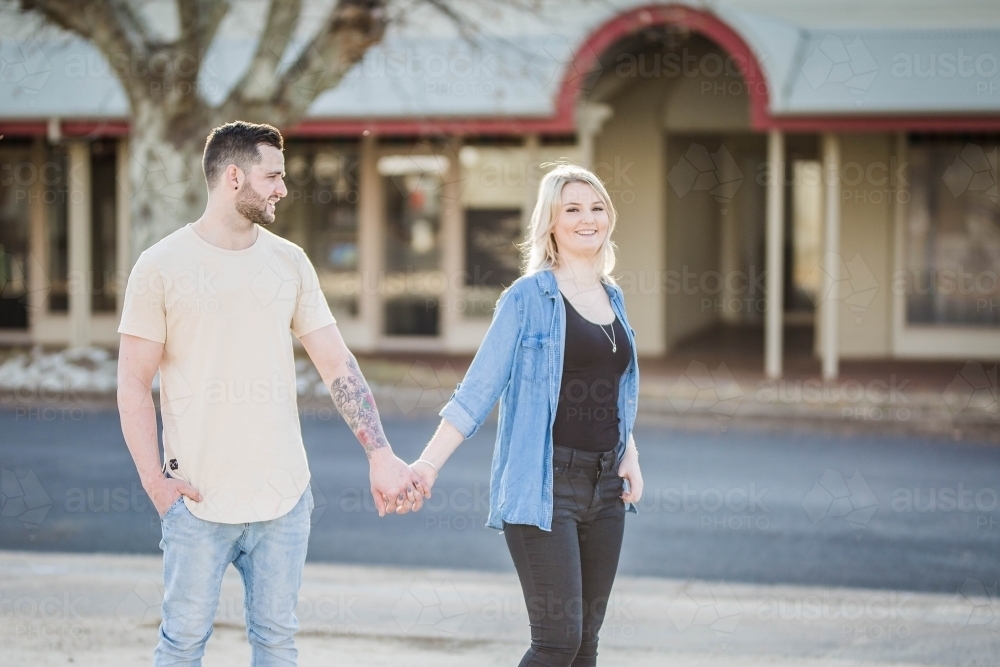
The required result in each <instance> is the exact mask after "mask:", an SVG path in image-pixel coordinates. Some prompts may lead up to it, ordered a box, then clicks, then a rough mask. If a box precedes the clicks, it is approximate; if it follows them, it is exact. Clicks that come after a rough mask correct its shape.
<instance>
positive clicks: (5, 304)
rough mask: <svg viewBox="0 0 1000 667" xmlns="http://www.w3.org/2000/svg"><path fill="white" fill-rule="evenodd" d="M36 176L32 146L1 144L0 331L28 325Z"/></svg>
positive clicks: (15, 143) (7, 142)
mask: <svg viewBox="0 0 1000 667" xmlns="http://www.w3.org/2000/svg"><path fill="white" fill-rule="evenodd" d="M37 177H38V171H37V168H36V165H34V164H32V161H31V144H30V143H28V142H23V141H20V142H19V141H4V142H3V143H2V144H0V328H5V329H24V328H27V326H28V271H29V256H28V235H29V225H30V217H29V216H30V213H29V205H28V199H29V196H30V193H31V191H32V186H33V183H34V181H35V179H37Z"/></svg>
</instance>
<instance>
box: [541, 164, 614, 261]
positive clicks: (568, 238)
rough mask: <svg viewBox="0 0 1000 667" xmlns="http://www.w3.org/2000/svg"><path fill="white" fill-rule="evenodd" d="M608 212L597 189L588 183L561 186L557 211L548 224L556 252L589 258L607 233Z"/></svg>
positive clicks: (595, 251)
mask: <svg viewBox="0 0 1000 667" xmlns="http://www.w3.org/2000/svg"><path fill="white" fill-rule="evenodd" d="M609 226H610V220H609V219H608V211H607V208H606V207H605V206H604V202H603V201H601V198H600V197H599V196H598V195H597V192H596V191H595V190H594V188H593V187H591V186H590V185H589V184H588V183H579V182H573V183H567V184H566V185H564V186H563V189H562V194H561V196H560V202H559V214H558V215H557V216H556V219H555V222H554V223H553V225H552V233H553V234H554V235H555V238H556V245H557V246H558V248H559V254H560V255H562V254H564V253H565V254H571V255H575V256H577V257H581V258H586V259H592V258H593V257H594V256H596V255H597V252H598V251H599V250H600V249H601V245H602V244H603V243H604V239H605V237H606V236H607V235H608V227H609Z"/></svg>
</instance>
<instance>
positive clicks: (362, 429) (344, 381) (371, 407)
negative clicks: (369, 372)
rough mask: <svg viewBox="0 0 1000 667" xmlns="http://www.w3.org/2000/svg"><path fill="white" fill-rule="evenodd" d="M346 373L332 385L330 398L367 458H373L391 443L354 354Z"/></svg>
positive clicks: (348, 362) (348, 363)
mask: <svg viewBox="0 0 1000 667" xmlns="http://www.w3.org/2000/svg"><path fill="white" fill-rule="evenodd" d="M347 369H348V370H347V374H346V375H341V376H340V377H338V378H336V379H335V380H334V381H333V382H332V383H331V384H330V394H331V395H332V396H333V403H334V405H336V406H337V410H339V411H340V414H341V415H342V416H343V417H344V421H346V422H347V425H348V426H350V427H351V430H352V431H354V435H356V436H357V438H358V441H359V442H360V443H361V446H362V447H364V448H365V454H366V455H367V456H368V457H371V455H372V452H374V451H375V450H376V449H381V448H382V447H388V446H389V442H388V440H386V439H385V433H383V432H382V422H381V420H379V417H378V408H377V407H376V406H375V399H374V398H373V397H372V392H371V389H369V388H368V383H367V382H366V381H365V377H364V376H363V375H362V374H361V369H360V368H358V361H357V359H355V358H354V355H353V354H352V355H351V358H350V359H349V360H348V361H347Z"/></svg>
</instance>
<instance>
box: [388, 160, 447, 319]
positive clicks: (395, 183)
mask: <svg viewBox="0 0 1000 667" xmlns="http://www.w3.org/2000/svg"><path fill="white" fill-rule="evenodd" d="M378 170H379V173H380V174H381V175H382V178H383V191H384V193H385V212H386V216H385V220H386V225H385V232H386V233H385V267H386V280H385V288H384V291H385V333H386V334H388V335H410V336H437V335H438V333H439V331H438V319H439V318H438V310H439V303H440V297H441V294H442V293H443V291H444V288H445V284H446V278H445V276H444V275H443V274H442V273H441V271H440V267H441V238H440V230H441V196H440V193H441V186H442V175H443V174H444V173H445V172H446V171H447V170H448V160H447V158H445V157H442V156H437V155H388V156H384V157H382V158H381V159H380V160H379V162H378Z"/></svg>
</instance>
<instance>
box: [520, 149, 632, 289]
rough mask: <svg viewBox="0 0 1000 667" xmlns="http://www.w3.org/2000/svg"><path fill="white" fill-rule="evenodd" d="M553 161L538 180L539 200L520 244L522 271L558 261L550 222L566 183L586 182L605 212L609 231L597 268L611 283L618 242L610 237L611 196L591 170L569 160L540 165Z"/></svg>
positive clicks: (613, 214)
mask: <svg viewBox="0 0 1000 667" xmlns="http://www.w3.org/2000/svg"><path fill="white" fill-rule="evenodd" d="M551 164H555V165H556V166H555V168H554V169H552V170H551V171H549V172H548V173H547V174H545V176H543V177H542V181H541V183H539V184H538V200H537V201H536V202H535V208H534V210H533V211H532V212H531V222H530V223H529V225H528V234H527V237H526V238H525V240H524V243H521V244H519V247H520V249H521V254H522V255H523V257H524V262H525V267H524V274H525V275H531V274H533V273H536V272H538V271H543V270H545V269H553V268H555V267H556V266H558V265H559V248H558V246H557V245H556V240H555V237H554V236H553V235H552V225H553V224H554V223H555V221H556V218H557V217H558V215H559V210H560V208H561V204H562V190H563V187H564V186H565V185H566V184H567V183H586V184H587V185H589V186H590V187H592V188H594V192H596V193H597V196H598V197H600V199H601V201H602V202H603V203H604V207H605V210H606V211H607V212H608V233H607V236H605V237H604V243H603V244H602V245H601V249H600V250H599V251H598V252H599V255H600V258H599V260H598V262H597V272H598V276H599V277H600V279H601V282H604V283H609V284H612V285H613V284H614V283H615V279H614V278H613V277H612V276H611V272H612V271H613V270H614V268H615V250H617V246H616V245H615V244H614V243H613V242H612V241H611V233H612V232H613V231H614V230H615V222H616V221H617V219H618V213H617V212H616V211H615V207H614V205H612V203H611V197H610V196H609V195H608V191H607V190H606V189H605V187H604V184H603V183H601V179H599V178H598V177H597V176H596V175H595V174H594V172H592V171H590V170H589V169H585V168H583V167H581V166H579V165H576V164H572V163H570V162H557V163H545V164H543V165H542V167H546V166H549V165H551Z"/></svg>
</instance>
